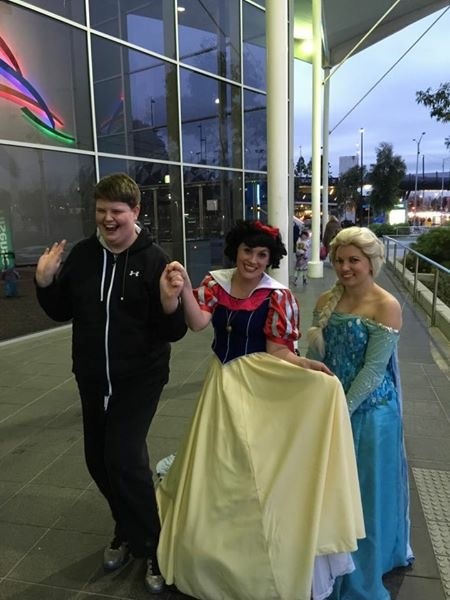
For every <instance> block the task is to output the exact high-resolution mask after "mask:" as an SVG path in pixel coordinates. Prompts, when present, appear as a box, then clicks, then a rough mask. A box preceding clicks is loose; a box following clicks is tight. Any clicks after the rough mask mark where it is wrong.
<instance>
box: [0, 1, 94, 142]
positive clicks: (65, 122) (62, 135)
mask: <svg viewBox="0 0 450 600" xmlns="http://www.w3.org/2000/svg"><path fill="white" fill-rule="evenodd" d="M1 26H2V27H1V29H2V30H1V32H0V35H1V37H2V51H1V56H2V60H3V67H0V82H1V83H2V84H3V88H2V99H1V119H0V138H1V139H8V140H14V141H21V142H26V143H34V144H45V145H53V146H64V147H68V148H80V149H83V150H91V149H92V147H93V140H92V121H91V112H90V105H89V83H88V63H87V50H86V34H85V32H84V31H81V30H79V29H76V28H74V27H71V26H69V25H67V24H65V23H61V22H60V21H56V20H54V19H49V18H48V17H44V16H43V15H40V14H38V13H36V12H33V11H31V10H27V9H23V8H19V7H17V6H14V5H10V4H8V9H7V10H2V11H1Z"/></svg>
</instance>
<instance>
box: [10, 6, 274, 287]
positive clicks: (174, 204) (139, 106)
mask: <svg viewBox="0 0 450 600" xmlns="http://www.w3.org/2000/svg"><path fill="white" fill-rule="evenodd" d="M265 22H266V20H265V3H264V1H263V0H252V1H250V0H226V1H224V0H151V1H145V0H140V1H139V2H137V1H136V0H89V1H86V2H85V0H71V2H67V1H65V0H41V1H34V2H28V3H27V6H24V5H22V4H18V3H16V2H14V1H2V2H0V244H1V246H0V252H1V254H2V258H3V262H4V263H5V261H7V260H8V258H7V257H8V256H9V255H10V254H11V253H12V252H13V253H14V254H15V260H16V263H17V264H18V265H27V264H28V265H30V264H35V263H36V261H37V259H38V257H39V255H40V254H41V253H42V251H43V249H44V248H45V247H47V246H48V245H49V244H51V243H52V242H54V241H57V240H60V239H62V238H65V239H67V240H68V242H69V246H70V245H72V244H74V243H76V242H77V241H78V240H80V239H81V238H83V237H85V236H87V235H90V234H91V233H92V232H93V229H94V211H93V208H94V205H93V199H92V188H93V186H94V184H95V182H96V181H97V180H98V179H99V178H101V177H103V176H104V175H107V174H108V173H112V172H116V171H123V172H126V173H128V174H129V175H130V176H132V177H133V178H134V179H135V180H136V181H137V182H138V184H139V186H140V188H141V191H142V209H141V215H140V220H141V222H142V223H143V224H144V225H145V226H147V227H148V228H149V229H150V231H151V232H152V234H153V236H154V238H155V239H156V241H157V242H158V243H159V244H160V245H161V246H162V247H163V248H164V249H165V250H166V251H167V253H168V254H169V256H170V257H171V258H174V259H178V260H181V261H183V262H185V264H186V265H187V268H188V270H189V271H190V273H191V275H192V279H193V283H194V284H197V283H199V280H200V277H201V276H202V275H203V274H204V273H205V271H206V270H208V269H211V268H217V267H220V266H222V265H223V236H224V232H226V231H227V229H228V228H229V227H230V225H231V224H232V223H233V222H234V221H235V220H236V219H238V218H243V217H244V218H250V217H255V218H259V217H261V218H264V216H265V213H266V211H267V192H266V189H267V185H266V179H267V178H266V164H267V152H266V149H267V140H266V34H265V29H266V28H265ZM5 257H6V258H5Z"/></svg>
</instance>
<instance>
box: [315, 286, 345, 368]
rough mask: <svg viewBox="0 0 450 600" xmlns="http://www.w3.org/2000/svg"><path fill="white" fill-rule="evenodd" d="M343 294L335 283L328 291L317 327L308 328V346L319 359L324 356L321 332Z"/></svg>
mask: <svg viewBox="0 0 450 600" xmlns="http://www.w3.org/2000/svg"><path fill="white" fill-rule="evenodd" d="M343 293H344V287H343V286H342V284H341V283H339V282H337V283H335V284H334V286H333V287H332V288H331V290H330V295H329V297H328V300H327V302H326V303H325V305H324V307H323V308H322V311H321V313H320V316H319V320H318V322H317V326H313V327H310V328H309V329H308V333H307V340H308V346H310V347H311V348H313V349H314V350H316V351H317V353H318V354H319V356H320V358H323V357H324V356H325V340H324V339H323V330H324V329H325V327H326V325H327V323H328V321H329V320H330V317H331V314H332V312H333V311H334V309H335V308H336V306H337V303H338V302H339V300H340V299H341V297H342V294H343Z"/></svg>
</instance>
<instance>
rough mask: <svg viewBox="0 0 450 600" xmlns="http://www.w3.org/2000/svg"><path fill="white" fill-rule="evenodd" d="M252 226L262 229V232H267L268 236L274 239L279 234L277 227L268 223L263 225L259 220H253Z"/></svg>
mask: <svg viewBox="0 0 450 600" xmlns="http://www.w3.org/2000/svg"><path fill="white" fill-rule="evenodd" d="M253 227H254V228H255V229H259V230H260V231H263V232H264V233H267V235H270V237H272V238H273V239H274V240H276V239H277V237H278V236H279V235H280V230H279V229H278V227H270V225H264V223H261V221H254V222H253Z"/></svg>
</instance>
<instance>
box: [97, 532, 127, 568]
mask: <svg viewBox="0 0 450 600" xmlns="http://www.w3.org/2000/svg"><path fill="white" fill-rule="evenodd" d="M129 558H130V548H129V547H128V544H127V542H124V541H123V540H121V539H119V538H117V537H115V538H114V539H113V541H112V542H111V543H110V545H109V546H107V547H106V548H105V551H104V552H103V568H104V569H105V571H116V570H117V569H120V567H123V566H124V565H125V564H126V563H127V561H128V559H129Z"/></svg>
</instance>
